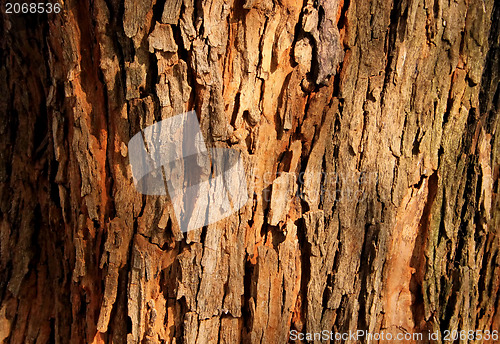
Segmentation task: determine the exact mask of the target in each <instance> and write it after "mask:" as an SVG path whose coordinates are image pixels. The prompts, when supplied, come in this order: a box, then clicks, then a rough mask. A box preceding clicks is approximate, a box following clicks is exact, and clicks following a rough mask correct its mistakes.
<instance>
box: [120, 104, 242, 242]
mask: <svg viewBox="0 0 500 344" xmlns="http://www.w3.org/2000/svg"><path fill="white" fill-rule="evenodd" d="M128 152H129V161H130V165H131V168H132V177H133V180H134V184H135V187H136V189H137V191H138V192H140V193H142V194H145V195H168V196H169V197H170V200H171V202H172V206H173V209H174V213H175V219H176V221H177V224H178V226H179V228H180V230H181V231H182V232H187V231H189V230H194V229H198V228H201V227H203V226H207V225H209V224H212V223H215V222H217V221H219V220H221V219H223V218H225V217H228V216H229V215H231V214H232V213H234V212H236V211H238V210H239V209H240V208H241V207H243V206H244V205H245V204H246V202H247V200H248V189H247V183H246V180H247V178H246V175H245V168H244V165H243V160H242V158H241V156H240V152H238V151H236V150H234V149H230V148H207V146H206V144H205V141H204V139H203V135H202V133H201V130H200V124H199V122H198V118H197V116H196V113H195V112H194V111H190V112H186V113H183V114H180V115H176V116H173V117H170V118H167V119H164V120H162V121H159V122H157V123H154V124H153V125H150V126H148V127H146V128H144V129H142V130H141V131H140V132H139V133H137V134H135V135H134V136H133V137H132V138H131V139H130V141H129V143H128Z"/></svg>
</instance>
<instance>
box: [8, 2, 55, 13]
mask: <svg viewBox="0 0 500 344" xmlns="http://www.w3.org/2000/svg"><path fill="white" fill-rule="evenodd" d="M59 12H61V4H60V3H57V2H56V3H55V4H52V3H50V2H47V3H43V2H38V3H36V2H32V3H28V2H14V3H12V2H8V3H6V4H5V13H7V14H11V13H13V14H20V13H22V14H28V13H31V14H42V13H48V14H50V13H59Z"/></svg>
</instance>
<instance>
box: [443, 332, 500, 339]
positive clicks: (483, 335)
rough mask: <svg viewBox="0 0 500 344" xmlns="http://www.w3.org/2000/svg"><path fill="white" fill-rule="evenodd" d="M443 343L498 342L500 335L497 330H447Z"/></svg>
mask: <svg viewBox="0 0 500 344" xmlns="http://www.w3.org/2000/svg"><path fill="white" fill-rule="evenodd" d="M443 334H444V337H443V341H453V342H454V341H457V340H459V339H460V340H486V341H489V340H493V341H494V342H497V341H498V339H499V334H498V331H497V330H493V331H489V330H484V331H481V330H476V331H465V330H462V331H458V330H453V331H450V330H445V331H444V333H443Z"/></svg>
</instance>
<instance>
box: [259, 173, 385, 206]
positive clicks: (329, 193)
mask: <svg viewBox="0 0 500 344" xmlns="http://www.w3.org/2000/svg"><path fill="white" fill-rule="evenodd" d="M285 175H287V176H290V175H292V176H293V178H292V179H293V180H294V181H295V183H296V188H295V197H298V198H300V199H301V200H304V201H308V202H318V203H322V202H323V201H325V200H329V201H334V202H338V201H341V200H349V201H352V200H356V201H357V202H361V201H363V200H365V199H366V197H367V195H368V194H369V192H368V190H370V189H371V188H372V189H374V188H375V187H376V185H377V184H378V177H379V174H378V172H374V171H371V172H370V171H361V172H359V171H352V172H347V173H337V172H324V171H318V172H304V171H302V172H300V173H292V172H277V173H272V172H269V171H266V172H264V173H258V171H254V178H255V181H256V184H257V183H258V180H259V178H262V184H263V185H264V190H263V191H262V197H263V200H264V201H265V202H269V201H270V200H271V197H272V188H283V187H286V186H284V185H280V184H283V183H289V182H290V178H280V177H284V176H285ZM261 176H262V177H261ZM266 186H268V187H266Z"/></svg>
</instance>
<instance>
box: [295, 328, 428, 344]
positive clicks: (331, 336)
mask: <svg viewBox="0 0 500 344" xmlns="http://www.w3.org/2000/svg"><path fill="white" fill-rule="evenodd" d="M427 337H429V336H427ZM423 338H424V335H423V334H422V333H410V332H406V333H395V334H393V333H391V332H384V331H382V332H374V333H372V332H369V331H364V330H357V331H348V332H333V331H328V330H323V331H321V332H299V331H296V330H291V331H290V333H289V339H290V340H291V341H292V342H293V341H304V340H306V341H325V342H326V341H330V342H333V343H340V342H346V341H356V342H359V341H361V340H364V341H368V342H371V341H397V342H400V341H416V342H417V343H419V342H421V341H422V340H423Z"/></svg>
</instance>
